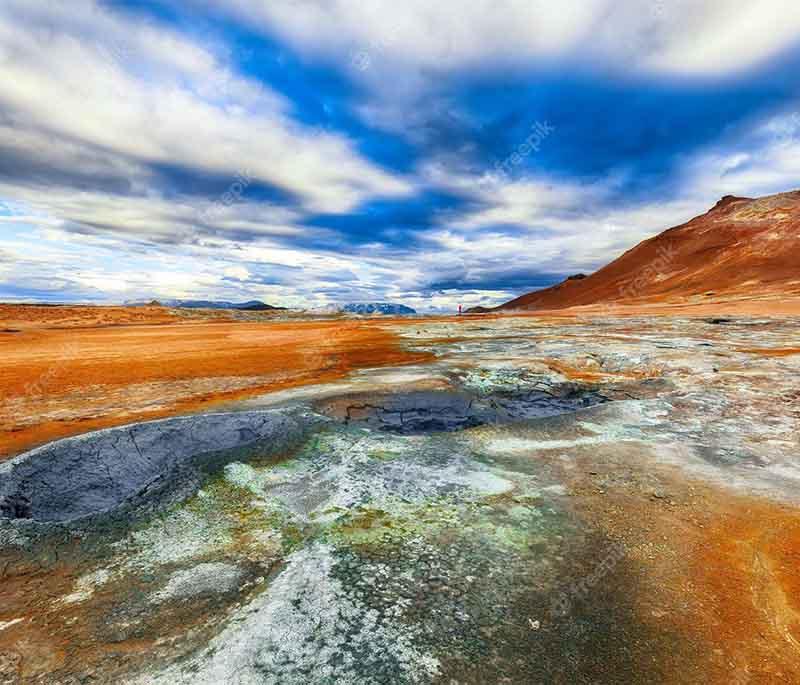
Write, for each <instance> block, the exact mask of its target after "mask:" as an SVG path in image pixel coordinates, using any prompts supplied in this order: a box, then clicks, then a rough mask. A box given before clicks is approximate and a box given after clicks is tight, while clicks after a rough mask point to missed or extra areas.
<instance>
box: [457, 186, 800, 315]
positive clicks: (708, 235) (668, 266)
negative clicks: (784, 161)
mask: <svg viewBox="0 0 800 685" xmlns="http://www.w3.org/2000/svg"><path fill="white" fill-rule="evenodd" d="M798 255H800V191H794V192H790V193H781V194H779V195H770V196H767V197H762V198H758V199H751V198H746V197H734V196H732V195H726V196H725V197H723V198H722V199H721V200H720V201H719V202H717V204H716V205H715V206H714V207H713V208H712V209H710V210H709V211H708V212H706V213H705V214H703V215H701V216H697V217H695V218H694V219H692V220H691V221H688V222H686V223H685V224H682V225H680V226H676V227H675V228H670V229H668V230H666V231H664V232H663V233H660V234H659V235H657V236H654V237H653V238H649V239H648V240H645V241H643V242H641V243H639V244H638V245H636V247H634V248H632V249H630V250H628V251H627V252H626V253H625V254H623V255H622V256H620V257H618V258H617V259H616V260H614V261H613V262H611V263H610V264H608V265H607V266H604V267H603V268H602V269H600V270H599V271H596V272H595V273H593V274H591V275H590V276H584V275H583V274H577V275H576V276H570V277H569V278H567V279H566V280H564V281H562V282H561V283H559V284H557V285H554V286H552V287H550V288H545V289H543V290H536V291H534V292H531V293H528V294H526V295H522V296H521V297H518V298H516V299H514V300H511V301H510V302H506V303H505V304H502V305H500V306H499V307H496V308H494V309H492V310H490V309H487V308H485V307H475V308H473V309H471V310H468V312H469V313H478V312H486V311H511V310H527V311H531V310H541V311H546V310H554V309H564V308H566V307H579V306H584V305H594V304H598V303H611V302H618V303H623V302H625V303H648V302H650V303H653V302H674V303H679V302H687V301H701V300H703V299H705V298H712V297H714V298H719V297H723V298H728V299H731V298H735V299H747V298H753V297H769V296H772V297H778V298H781V297H789V296H791V297H798V296H800V269H798V266H797V258H798Z"/></svg>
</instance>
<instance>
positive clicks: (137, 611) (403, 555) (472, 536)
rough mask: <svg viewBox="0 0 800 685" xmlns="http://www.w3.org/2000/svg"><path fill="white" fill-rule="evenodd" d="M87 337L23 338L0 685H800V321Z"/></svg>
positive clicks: (567, 320) (11, 446)
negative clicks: (24, 382)
mask: <svg viewBox="0 0 800 685" xmlns="http://www.w3.org/2000/svg"><path fill="white" fill-rule="evenodd" d="M23 310H24V308H23ZM92 311H94V312H95V314H98V313H99V314H98V315H103V316H106V317H112V318H113V317H115V316H119V315H120V314H119V312H115V311H114V310H111V309H109V310H102V309H99V310H91V309H87V310H86V311H84V312H81V311H80V309H78V310H76V312H70V311H66V310H65V311H64V312H62V313H61V314H59V316H63V317H64V319H62V320H60V323H61V324H62V325H61V326H60V327H58V328H57V329H53V328H47V327H43V324H42V321H41V320H40V319H41V315H40V314H39V313H37V312H35V311H33V310H29V311H22V310H19V311H16V312H8V313H7V316H9V320H10V316H11V314H14V316H16V317H17V318H16V323H15V324H14V325H16V326H18V327H19V328H17V329H16V330H17V332H14V333H11V332H6V333H3V334H2V337H1V338H0V347H1V348H2V351H3V354H4V356H5V358H7V359H8V358H12V359H17V360H18V363H17V364H15V365H14V367H13V368H14V369H15V370H17V371H19V370H21V371H19V373H27V374H28V377H29V378H35V377H37V376H38V377H39V378H41V379H42V380H41V381H40V385H41V387H38V388H31V387H28V388H27V393H26V392H25V388H24V387H23V388H20V386H19V384H20V383H21V380H20V379H18V378H16V377H14V375H13V373H11V374H10V373H8V372H5V373H4V376H3V379H2V380H3V383H4V387H5V389H6V392H7V393H8V395H9V396H10V397H11V399H8V400H5V402H4V404H3V406H2V412H3V416H4V422H7V425H8V426H9V430H8V431H7V432H6V434H5V435H4V447H5V454H6V457H5V461H3V462H2V463H0V572H1V573H2V584H0V676H2V679H0V682H4V683H18V682H19V683H53V684H54V685H55V684H59V685H61V684H65V683H111V682H114V683H131V684H142V685H144V684H145V683H147V684H149V683H152V684H158V683H164V684H168V685H174V684H176V683H186V684H190V683H191V684H194V683H209V684H213V685H216V684H218V683H275V684H279V683H280V684H287V685H288V684H294V683H297V684H305V683H369V684H371V683H376V684H379V683H409V684H424V683H447V684H450V683H465V684H466V683H475V684H483V683H539V682H542V683H545V682H547V683H550V682H553V683H619V682H630V683H655V682H670V683H709V682H712V683H732V682H742V683H744V682H754V683H755V682H758V683H761V682H798V681H800V585H798V575H797V568H798V563H800V509H798V492H800V489H799V488H798V484H799V483H800V468H799V467H798V465H797V459H796V458H797V452H798V433H797V427H798V422H799V421H800V395H799V394H798V388H797V382H796V381H797V378H798V373H799V372H800V348H798V337H797V330H798V329H797V325H798V320H797V319H794V318H791V317H788V316H784V317H771V318H764V317H756V316H752V315H745V314H735V315H730V316H716V317H710V316H698V315H696V314H693V313H691V312H690V311H688V310H687V313H684V314H682V315H680V314H671V315H669V316H664V315H663V314H662V315H655V314H653V313H650V314H647V315H645V314H638V315H637V314H636V313H631V312H626V313H625V316H620V315H617V316H614V315H611V313H610V312H608V311H606V312H605V313H603V312H598V313H595V314H592V315H580V316H578V315H562V316H559V317H555V316H539V317H535V316H505V317H498V316H495V315H486V316H476V317H461V318H450V319H447V318H427V319H419V318H418V319H408V320H400V319H387V320H379V321H375V320H357V321H356V320H347V321H339V322H330V321H321V322H320V321H317V322H314V321H310V322H293V323H286V322H273V323H269V322H258V323H253V322H240V321H227V322H225V321H222V322H220V321H212V322H208V321H195V320H189V321H179V322H175V321H172V320H170V315H169V311H168V310H167V311H165V312H161V313H160V314H159V316H160V317H162V318H165V320H159V321H156V322H149V323H148V322H146V321H145V322H142V321H134V322H127V323H119V322H117V324H116V325H115V326H112V327H110V328H109V327H97V326H92V327H87V326H82V325H81V315H83V316H86V315H87V312H92ZM95 314H92V316H94V315H95ZM51 315H52V313H51V312H48V316H51ZM70 316H74V317H75V318H73V319H70ZM139 316H142V317H146V314H142V313H140V314H139ZM50 323H52V321H50ZM93 323H94V322H93ZM9 325H11V324H9ZM333 327H336V328H335V330H336V334H335V335H333V331H332V328H333ZM187 336H188V337H187ZM332 336H333V337H332ZM142 339H146V340H150V341H151V342H150V344H148V345H144V346H143V345H141V344H139V345H138V346H137V347H136V349H137V350H139V352H138V353H134V352H133V349H134V348H133V347H130V345H131V344H132V343H131V341H132V340H137V341H141V340H142ZM274 341H277V348H276V347H274V346H273V345H275V342H274ZM281 341H283V342H281ZM321 341H324V342H321ZM126 345H128V347H126ZM270 351H274V352H275V354H276V355H277V356H273V357H270V356H269V354H270ZM137 354H138V357H137ZM193 354H195V355H196V356H197V358H193V357H192V355H193ZM281 354H283V355H285V356H284V357H281V356H280V355H281ZM15 355H16V356H15ZM259 355H260V356H261V358H262V359H263V358H272V359H273V360H274V361H275V363H273V364H272V365H269V364H262V366H261V368H260V369H259V370H258V373H256V367H255V365H253V366H249V365H250V364H252V360H253V359H255V358H256V357H258V356H259ZM165 356H166V357H167V358H168V359H164V357H165ZM123 359H124V360H125V363H124V364H123V363H122V360H123ZM293 367H294V368H293ZM101 375H103V376H104V377H105V379H106V380H105V383H103V382H101V380H100V378H99V376H101ZM178 379H180V380H178ZM28 382H29V383H30V381H28ZM15 383H16V384H17V385H15ZM98 427H100V429H98V430H94V429H95V428H98ZM57 436H69V437H63V438H61V439H58V440H53V438H54V437H57ZM42 443H43V444H42ZM37 444H41V446H39V447H35V448H33V449H28V448H29V447H31V446H32V445H37ZM13 455H16V456H13ZM742 674H746V676H743V675H742Z"/></svg>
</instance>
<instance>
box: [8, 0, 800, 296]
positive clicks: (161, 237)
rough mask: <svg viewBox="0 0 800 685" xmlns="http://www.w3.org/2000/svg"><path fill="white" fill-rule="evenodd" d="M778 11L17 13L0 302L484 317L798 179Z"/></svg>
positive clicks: (666, 0) (27, 5)
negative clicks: (248, 306) (412, 311)
mask: <svg viewBox="0 0 800 685" xmlns="http://www.w3.org/2000/svg"><path fill="white" fill-rule="evenodd" d="M797 36H800V6H798V5H797V3H795V2H789V1H788V0H764V1H763V2H760V3H749V4H747V3H741V2H739V1H738V0H716V1H715V2H703V3H700V2H697V1H696V0H654V1H652V2H645V3H641V2H634V1H633V0H631V1H623V2H620V1H617V2H611V1H610V0H582V1H580V2H578V0H564V1H562V2H559V3H551V2H544V1H541V0H504V1H497V0H495V1H493V2H489V1H488V0H486V1H484V0H476V1H475V2H470V3H457V4H451V3H447V2H439V3H430V2H424V1H423V0H409V1H408V2H404V3H396V2H390V1H389V0H371V2H366V3H365V2H355V1H350V0H331V2H325V3H322V2H317V1H314V0H293V1H292V2H260V1H256V0H225V1H224V2H223V1H222V0H182V1H180V2H179V1H178V0H147V1H145V0H138V1H135V0H114V1H111V0H109V1H107V2H100V1H99V0H95V1H93V0H74V1H73V2H68V3H67V2H52V1H50V0H6V2H4V3H3V4H2V5H1V6H0V65H2V69H3V75H4V78H3V85H2V88H0V298H3V299H41V300H49V301H66V300H86V301H109V302H110V301H122V300H126V299H138V298H150V297H202V298H218V299H238V298H245V299H249V298H254V297H258V298H261V299H264V300H266V301H269V302H271V303H274V304H282V305H289V306H322V305H325V304H329V303H332V302H345V301H354V300H397V301H402V302H404V303H406V304H409V305H411V306H413V307H417V308H419V309H421V310H436V309H452V308H453V307H455V306H456V304H457V303H463V304H465V305H472V304H477V303H485V304H489V303H493V302H499V301H501V300H503V299H507V298H510V297H512V296H514V295H517V294H519V293H521V292H525V291H528V290H531V289H534V288H537V287H543V286H546V285H549V284H551V283H553V282H554V281H557V280H559V279H560V278H562V277H563V276H564V275H566V274H569V273H573V272H576V271H590V270H592V269H595V268H597V267H598V266H600V265H602V264H603V263H605V262H606V261H608V260H609V259H611V258H613V257H614V256H616V255H617V254H618V253H619V252H621V251H623V250H625V249H628V248H630V247H631V246H632V245H634V244H635V243H636V242H638V241H639V240H641V239H642V238H644V237H647V236H648V235H651V234H652V233H654V232H656V231H658V230H661V229H663V228H666V227H668V226H670V225H674V224H676V223H679V222H681V221H684V220H686V219H688V218H690V217H691V216H693V215H694V214H697V213H700V212H702V211H704V210H705V209H707V208H708V207H709V206H710V205H711V204H713V203H714V202H715V201H716V199H718V198H719V197H720V196H721V195H723V194H728V193H733V194H743V195H756V194H765V193H770V192H778V191H783V190H788V189H791V188H795V187H798V186H800V154H798V153H800V99H798V93H796V92H795V91H794V90H793V88H792V86H791V84H792V83H793V81H794V79H793V75H794V74H796V73H797V69H798V67H800V40H799V39H798V38H797Z"/></svg>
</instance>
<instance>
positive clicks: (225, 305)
mask: <svg viewBox="0 0 800 685" xmlns="http://www.w3.org/2000/svg"><path fill="white" fill-rule="evenodd" d="M125 304H126V306H128V307H147V306H150V307H175V308H177V309H238V310H241V311H250V312H263V311H269V310H282V309H286V307H274V306H273V305H271V304H267V303H266V302H261V301H260V300H250V301H249V302H225V301H215V300H160V301H159V300H150V301H147V302H145V301H141V302H138V301H137V302H126V303H125Z"/></svg>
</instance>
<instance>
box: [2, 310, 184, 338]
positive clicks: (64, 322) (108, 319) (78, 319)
mask: <svg viewBox="0 0 800 685" xmlns="http://www.w3.org/2000/svg"><path fill="white" fill-rule="evenodd" d="M180 320H181V317H180V316H178V315H177V314H176V313H175V311H174V310H172V309H167V308H166V307H117V306H107V307H103V306H94V305H87V306H84V305H55V306H48V305H36V304H0V334H2V331H3V329H11V330H16V329H23V330H25V329H30V328H68V327H69V328H71V327H80V328H86V327H89V326H121V325H127V324H136V323H153V324H155V323H174V322H177V321H180Z"/></svg>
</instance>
